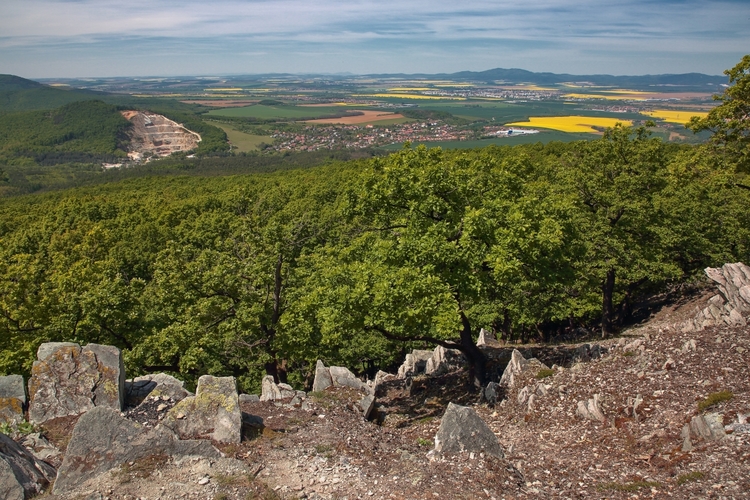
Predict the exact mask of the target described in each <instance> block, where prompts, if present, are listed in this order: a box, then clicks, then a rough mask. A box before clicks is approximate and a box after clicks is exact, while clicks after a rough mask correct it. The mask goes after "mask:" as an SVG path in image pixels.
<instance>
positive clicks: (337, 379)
mask: <svg viewBox="0 0 750 500" xmlns="http://www.w3.org/2000/svg"><path fill="white" fill-rule="evenodd" d="M328 370H329V371H330V372H331V380H332V381H333V386H334V387H351V388H352V389H357V390H360V391H364V392H370V390H371V389H370V387H369V386H368V385H367V384H365V383H364V382H362V381H361V380H360V379H358V378H357V376H356V375H354V374H353V373H352V372H351V371H349V369H348V368H344V367H343V366H332V367H330V368H329V369H328Z"/></svg>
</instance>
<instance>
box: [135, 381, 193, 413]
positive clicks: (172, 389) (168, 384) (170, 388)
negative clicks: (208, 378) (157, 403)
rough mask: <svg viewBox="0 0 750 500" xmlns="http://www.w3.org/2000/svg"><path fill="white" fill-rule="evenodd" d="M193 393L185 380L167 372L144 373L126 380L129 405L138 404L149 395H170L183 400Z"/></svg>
mask: <svg viewBox="0 0 750 500" xmlns="http://www.w3.org/2000/svg"><path fill="white" fill-rule="evenodd" d="M192 395H193V394H192V393H191V392H189V391H188V390H186V389H185V382H183V381H182V380H178V379H176V378H175V377H173V376H171V375H167V374H166V373H155V374H151V375H143V376H141V377H136V378H134V379H133V380H126V381H125V398H126V402H127V406H137V405H139V404H140V403H141V401H143V400H144V399H146V397H148V396H168V397H169V398H171V399H172V400H174V401H182V400H183V399H185V398H186V397H188V396H192Z"/></svg>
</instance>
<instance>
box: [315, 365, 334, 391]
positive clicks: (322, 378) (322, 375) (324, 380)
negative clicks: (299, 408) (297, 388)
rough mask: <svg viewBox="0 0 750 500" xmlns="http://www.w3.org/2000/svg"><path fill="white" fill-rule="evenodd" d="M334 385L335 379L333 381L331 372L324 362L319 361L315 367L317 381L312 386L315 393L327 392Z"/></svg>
mask: <svg viewBox="0 0 750 500" xmlns="http://www.w3.org/2000/svg"><path fill="white" fill-rule="evenodd" d="M332 385H333V379H331V372H330V370H329V369H328V368H327V367H326V365H324V364H323V361H321V360H318V362H317V363H316V365H315V380H314V381H313V386H312V390H313V392H319V391H325V390H326V389H327V388H328V387H331V386H332Z"/></svg>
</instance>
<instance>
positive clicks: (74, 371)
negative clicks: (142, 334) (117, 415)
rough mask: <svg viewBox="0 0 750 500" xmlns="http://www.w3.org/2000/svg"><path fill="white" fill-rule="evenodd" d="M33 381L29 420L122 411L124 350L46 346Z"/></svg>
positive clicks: (60, 344) (59, 344)
mask: <svg viewBox="0 0 750 500" xmlns="http://www.w3.org/2000/svg"><path fill="white" fill-rule="evenodd" d="M37 358H38V360H37V361H35V362H34V365H33V367H32V368H31V379H29V420H31V421H33V422H36V423H38V424H41V423H44V422H46V421H47V420H51V419H53V418H57V417H65V416H68V415H80V414H81V413H85V412H86V411H88V410H90V409H92V408H94V407H98V406H103V407H107V408H113V409H116V410H120V409H122V407H123V404H124V398H125V367H124V366H123V360H122V356H121V353H120V350H119V349H118V348H116V347H112V346H104V345H98V344H88V345H87V346H85V347H83V348H81V346H79V345H78V344H72V343H69V342H53V343H45V344H42V345H41V346H40V347H39V350H38V351H37Z"/></svg>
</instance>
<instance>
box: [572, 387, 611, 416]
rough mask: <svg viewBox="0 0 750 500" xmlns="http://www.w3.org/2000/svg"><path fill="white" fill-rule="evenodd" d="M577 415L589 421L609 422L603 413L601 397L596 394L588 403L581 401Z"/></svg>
mask: <svg viewBox="0 0 750 500" xmlns="http://www.w3.org/2000/svg"><path fill="white" fill-rule="evenodd" d="M576 413H577V414H578V415H579V416H580V417H583V418H585V419H588V420H597V421H599V422H602V423H604V422H606V421H607V418H606V417H605V416H604V413H602V407H601V396H600V395H599V394H594V397H593V398H591V399H589V400H588V401H579V402H578V407H577V408H576Z"/></svg>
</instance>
